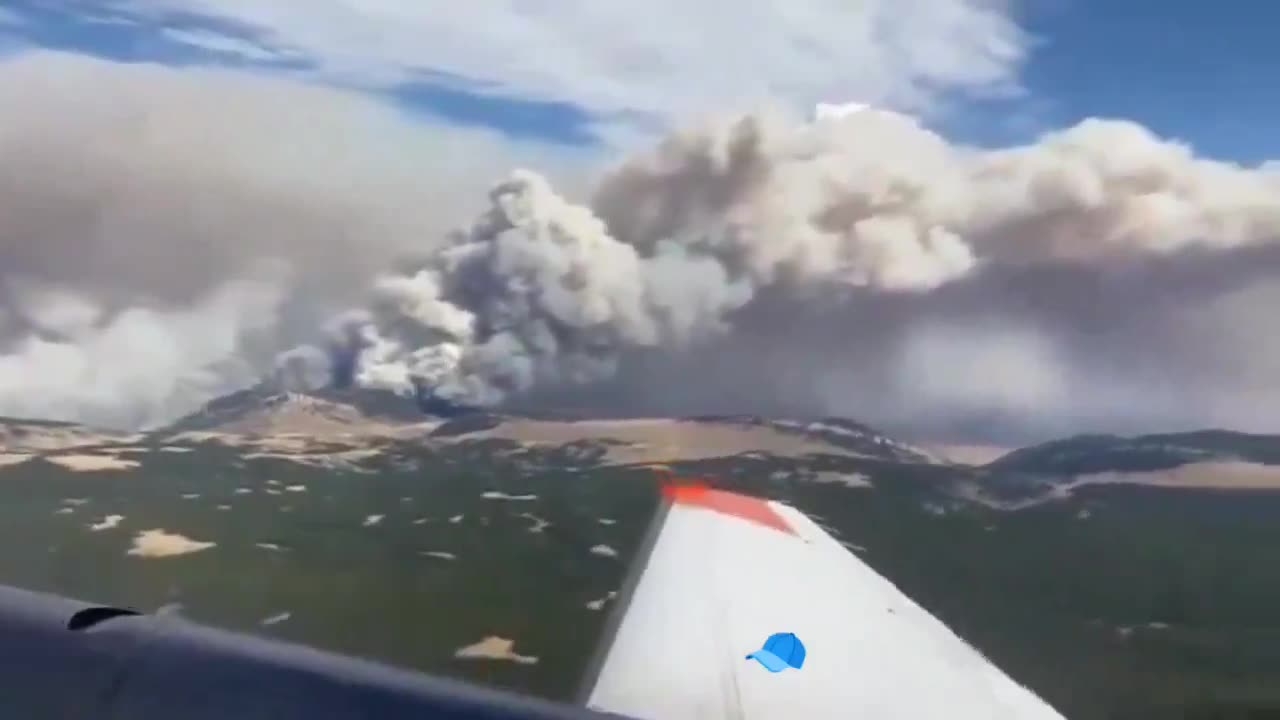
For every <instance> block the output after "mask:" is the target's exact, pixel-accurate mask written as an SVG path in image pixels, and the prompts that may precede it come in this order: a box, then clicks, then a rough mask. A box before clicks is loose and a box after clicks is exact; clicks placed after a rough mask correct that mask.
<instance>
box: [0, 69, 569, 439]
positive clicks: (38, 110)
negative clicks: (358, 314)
mask: <svg viewBox="0 0 1280 720" xmlns="http://www.w3.org/2000/svg"><path fill="white" fill-rule="evenodd" d="M563 155H564V153H563V152H560V154H559V155H556V154H554V152H553V151H552V150H550V149H546V148H540V147H538V146H536V145H532V144H529V145H525V144H521V143H517V142H513V141H511V140H508V139H505V138H503V137H501V136H499V135H497V134H489V133H485V132H481V131H469V130H463V129H459V128H456V127H452V126H448V125H444V124H439V123H432V122H429V121H425V120H422V119H411V118H407V117H404V116H402V115H400V114H399V113H397V112H396V111H395V110H393V109H391V108H389V107H388V106H387V105H386V104H385V103H382V102H379V101H377V100H375V99H372V98H366V97H364V96H362V95H359V94H356V93H350V92H342V91H337V90H330V89H324V88H319V87H312V86H307V85H304V84H301V83H296V82H289V81H286V80H281V79H269V78H263V77H253V76H250V75H246V74H241V73H233V72H226V71H217V70H209V69H174V68H167V67H163V66H159V65H147V64H129V65H125V64H117V63H111V62H106V61H100V60H94V59H90V58H88V57H85V56H81V55H72V54H62V53H54V52H28V53H24V54H21V55H17V56H12V57H9V58H6V59H4V60H3V61H0V415H14V416H34V417H46V418H56V419H65V420H79V421H85V422H90V423H94V424H102V425H110V426H138V425H146V424H151V423H155V422H160V421H163V420H167V419H170V418H172V417H173V416H174V415H176V414H180V413H183V412H188V411H190V410H191V409H192V408H193V406H196V405H198V404H199V403H200V402H202V401H204V400H207V399H209V398H211V397H213V396H215V395H218V394H220V393H223V392H226V391H229V390H232V389H235V388H237V387H239V386H242V385H244V384H246V383H249V382H251V381H253V380H254V379H256V378H257V377H258V376H260V374H261V373H262V372H263V370H264V363H267V364H269V363H270V360H271V358H272V356H273V355H274V354H275V353H276V352H278V351H279V350H280V349H282V348H283V347H288V346H289V345H291V344H294V343H297V342H298V341H300V340H301V339H303V338H304V337H307V336H309V335H310V334H311V333H312V331H313V330H314V328H315V327H316V326H317V325H318V324H319V323H321V322H322V321H323V320H324V319H325V318H326V317H328V316H330V315H332V314H333V313H335V312H337V311H339V310H340V309H341V308H343V307H346V306H347V305H350V304H352V303H356V302H358V301H359V299H360V297H361V293H362V292H363V290H364V288H365V287H366V286H367V284H368V283H369V281H370V279H371V278H372V277H374V276H375V275H376V274H377V273H379V272H383V271H385V270H386V268H387V267H388V266H389V265H390V264H391V263H392V261H393V259H394V258H396V257H398V256H399V255H401V254H403V253H405V252H407V251H415V252H416V251H421V250H423V249H429V248H430V247H431V244H432V242H433V241H436V240H442V239H443V238H444V237H445V235H446V234H447V231H448V229H449V228H451V227H453V226H454V225H456V224H457V223H459V222H462V221H464V220H465V218H466V217H467V216H468V215H471V214H474V212H475V211H477V210H478V209H480V207H482V203H481V202H480V200H481V199H482V198H483V192H484V189H485V188H486V187H487V186H488V185H489V184H490V183H491V182H492V179H493V178H494V177H496V176H498V175H499V174H501V173H502V172H505V171H506V169H507V168H509V167H510V165H509V163H510V162H511V161H512V158H513V157H517V158H519V157H523V158H525V159H526V160H527V161H529V162H538V163H543V162H547V163H552V161H553V160H554V161H555V162H556V163H559V164H561V165H563V166H565V167H566V168H567V169H571V168H572V162H576V160H573V161H571V160H565V159H564V158H563V157H562V156H563ZM553 166H554V165H553Z"/></svg>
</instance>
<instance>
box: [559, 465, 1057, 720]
mask: <svg viewBox="0 0 1280 720" xmlns="http://www.w3.org/2000/svg"><path fill="white" fill-rule="evenodd" d="M667 496H668V502H667V503H665V504H664V509H663V510H661V511H660V513H659V516H658V517H657V518H656V519H655V521H654V525H653V527H652V528H651V530H650V534H649V536H648V538H647V540H646V546H645V547H644V548H642V554H641V556H640V557H639V558H638V559H637V561H636V565H635V566H634V567H633V569H632V576H631V580H630V581H629V583H628V586H627V587H626V588H624V590H623V592H622V593H621V594H620V596H619V602H618V604H617V605H615V608H614V615H613V616H612V618H611V626H610V627H609V629H608V631H607V632H608V635H606V638H605V640H604V645H603V649H602V650H601V653H600V657H599V658H598V659H597V662H596V664H595V665H596V667H595V668H594V669H593V672H592V674H591V676H590V677H589V678H588V679H587V683H586V686H585V687H584V691H583V699H584V701H585V703H586V704H587V705H588V706H589V707H592V708H599V709H607V710H608V711H610V712H614V713H619V714H622V715H626V716H628V717H634V718H641V719H645V720H648V719H653V720H658V719H659V718H687V719H688V720H701V719H703V718H705V719H707V720H712V719H714V720H721V719H723V718H742V719H746V720H750V719H751V718H762V719H763V718H782V717H794V718H811V719H813V720H819V719H821V718H876V719H877V720H892V719H896V718H901V719H902V720H923V719H925V718H951V719H959V720H962V719H964V718H974V719H975V720H977V719H979V718H980V719H981V720H1014V719H1015V718H1016V719H1019V720H1024V719H1025V720H1040V719H1042V718H1043V719H1046V720H1048V719H1050V718H1053V719H1057V720H1061V718H1062V716H1061V715H1060V714H1059V713H1057V712H1056V711H1054V710H1053V709H1052V708H1051V707H1050V706H1049V705H1047V704H1046V703H1045V702H1044V701H1042V700H1041V699H1039V698H1038V697H1036V696H1035V695H1034V694H1032V693H1031V692H1030V691H1028V690H1027V689H1025V688H1023V687H1022V686H1020V685H1019V684H1017V683H1016V682H1014V681H1013V680H1011V679H1010V678H1009V677H1008V676H1007V675H1005V674H1004V673H1003V672H1001V671H1000V670H999V669H997V668H996V667H995V666H994V665H992V664H991V663H990V662H988V661H987V659H986V658H984V657H983V656H982V654H981V653H979V652H978V651H977V650H975V649H974V648H972V647H970V646H969V645H967V644H966V643H965V642H964V641H963V640H961V639H960V638H959V637H958V636H956V635H955V634H954V633H952V632H951V631H950V630H949V629H948V628H947V627H946V626H945V625H943V624H942V622H940V621H939V620H938V619H937V618H935V617H933V616H932V615H930V614H929V613H928V612H926V611H925V610H924V609H923V608H921V607H920V606H919V605H917V604H916V603H914V602H912V601H911V599H910V598H908V597H907V596H906V595H905V594H903V593H902V592H901V591H899V590H898V589H897V588H896V587H894V585H893V584H892V583H890V582H889V581H888V580H886V579H885V578H884V577H882V576H880V575H879V574H877V573H876V572H875V571H874V570H872V569H871V568H870V567H868V566H867V565H866V564H865V563H863V562H862V561H861V560H860V559H858V557H857V556H855V555H854V554H853V553H851V552H850V551H848V550H847V549H845V548H844V547H843V546H842V545H841V544H840V543H839V542H837V541H836V540H835V539H834V538H832V537H831V536H830V535H828V534H827V533H826V532H824V531H823V530H822V529H821V528H820V527H818V525H816V524H815V523H814V522H813V521H812V520H810V519H809V518H808V517H807V516H805V515H804V514H803V513H802V512H800V511H798V510H796V509H795V508H792V507H790V506H787V505H784V504H781V503H777V502H772V501H767V500H762V499H758V498H752V497H747V496H744V495H738V494H734V493H730V492H725V491H721V490H712V489H708V488H705V487H697V486H691V487H690V486H686V487H679V486H671V487H670V488H669V490H668V492H667ZM779 632H785V633H794V634H795V635H796V636H797V637H798V638H799V639H800V640H801V642H802V643H803V644H804V646H805V647H806V649H807V656H806V659H805V660H804V664H803V665H802V666H801V667H800V669H798V670H784V671H782V672H778V673H773V672H769V671H768V670H766V669H765V668H764V667H762V666H761V664H759V663H757V662H755V661H754V660H750V659H748V658H747V655H748V654H750V653H752V652H754V651H756V650H758V649H760V648H761V646H762V644H763V643H764V641H765V640H766V638H768V637H769V636H770V635H772V634H774V633H779Z"/></svg>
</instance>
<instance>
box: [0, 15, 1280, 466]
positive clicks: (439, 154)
mask: <svg viewBox="0 0 1280 720" xmlns="http://www.w3.org/2000/svg"><path fill="white" fill-rule="evenodd" d="M1139 7H1146V8H1151V7H1152V6H1151V5H1150V4H1146V3H1109V2H1102V1H1101V0H790V1H788V2H777V1H776V0H736V1H735V2H734V3H731V4H730V3H721V2H718V0H698V1H693V2H691V1H690V0H648V1H647V2H643V3H641V2H629V3H623V2H609V3H580V2H572V1H570V0H519V1H517V0H502V1H500V0H492V1H491V2H484V3H455V2H427V1H426V0H418V1H413V2H411V1H410V0H309V1H308V2H306V3H302V2H296V3H294V2H280V3H269V2H263V1H262V0H92V1H90V0H8V1H7V2H5V3H4V4H3V5H0V218H4V222H3V224H0V415H12V416H31V417H45V418H51V419H63V420H78V421H84V422H90V423H92V424H99V425H111V426H119V427H141V426H151V425H155V424H157V423H161V422H164V421H165V420H167V419H172V418H174V417H176V416H179V415H181V414H183V413H185V412H189V411H191V410H193V409H194V408H196V407H198V406H199V404H200V403H202V402H205V401H208V400H209V399H211V398H213V397H216V396H218V395H219V394H222V393H225V392H229V391H231V390H235V389H239V388H241V387H244V386H246V385H248V384H251V383H253V382H256V381H258V380H260V379H262V378H263V377H264V376H265V377H273V378H276V379H281V381H282V382H302V383H304V384H312V383H314V382H318V381H322V380H317V378H321V379H323V378H326V377H329V376H330V375H329V374H328V373H330V372H331V371H332V370H333V369H334V367H335V366H339V365H340V366H342V367H350V368H354V373H355V374H354V377H355V378H356V379H357V381H358V382H360V383H361V384H362V385H366V386H374V387H382V388H387V389H395V390H397V391H402V392H406V391H409V390H412V389H414V388H416V387H421V386H423V384H425V385H426V386H428V387H430V388H432V390H433V392H437V393H440V394H443V395H447V396H449V397H451V398H452V399H455V400H459V401H465V402H474V403H479V404H498V405H501V404H502V403H509V402H530V403H533V404H539V403H542V404H545V405H555V406H569V407H581V408H586V409H590V410H593V411H598V412H601V413H602V414H608V413H612V414H633V415H634V414H671V413H678V414H685V413H693V414H705V413H720V412H734V413H737V412H758V413H762V414H774V415H779V414H784V415H805V416H814V415H819V416H820V415H842V416H846V417H853V418H857V419H860V420H863V421H866V422H871V423H873V424H876V423H879V424H882V425H884V426H886V427H894V428H906V429H908V430H911V431H913V432H925V433H930V434H934V435H939V436H946V437H948V438H960V439H965V440H982V441H986V440H999V441H1017V442H1021V441H1025V440H1027V439H1029V438H1045V437H1053V436H1060V435H1063V434H1069V433H1072V432H1080V431H1101V430H1114V431H1125V432H1131V431H1154V430H1177V429H1187V428H1198V427H1204V426H1225V427H1234V428H1240V429H1253V430H1260V431H1270V432H1280V387H1277V386H1276V385H1275V383H1274V378H1275V377H1276V375H1277V373H1280V344H1278V341H1277V336H1276V335H1275V333H1274V332H1273V331H1272V330H1271V328H1272V327H1273V325H1274V323H1273V322H1272V314H1273V313H1272V308H1274V306H1275V302H1276V298H1280V282H1278V281H1277V280H1276V278H1280V163H1277V162H1274V161H1276V160H1280V140H1277V137H1280V136H1276V135H1275V134H1274V133H1273V132H1271V129H1272V128H1275V127H1280V116H1278V115H1280V109H1278V108H1280V102H1278V101H1280V86H1277V85H1276V84H1274V83H1271V82H1267V79H1268V78H1271V77H1273V76H1274V75H1275V74H1276V73H1275V69H1276V68H1277V67H1280V44H1277V43H1273V42H1270V38H1269V35H1268V30H1267V28H1269V27H1272V26H1274V25H1275V23H1274V22H1273V21H1272V20H1273V18H1272V17H1271V16H1272V15H1280V10H1270V9H1268V7H1269V6H1268V5H1266V4H1263V3H1256V4H1253V3H1250V4H1245V3H1235V4H1232V3H1203V2H1190V1H1188V0H1170V1H1169V2H1165V3H1162V4H1161V5H1160V11H1159V13H1154V12H1147V13H1145V14H1143V13H1140V12H1139V11H1138V8H1139ZM1246 10H1247V12H1246ZM847 101H856V102H858V103H863V104H867V105H870V106H872V107H873V108H877V109H873V110H870V111H867V112H860V113H856V114H854V115H851V116H849V117H846V118H843V119H840V120H823V121H816V122H812V121H810V119H809V118H810V116H811V114H812V111H813V109H814V107H815V105H816V104H818V103H841V102H847ZM330 351H332V352H333V353H337V355H331V354H329V353H330ZM326 363H328V365H326Z"/></svg>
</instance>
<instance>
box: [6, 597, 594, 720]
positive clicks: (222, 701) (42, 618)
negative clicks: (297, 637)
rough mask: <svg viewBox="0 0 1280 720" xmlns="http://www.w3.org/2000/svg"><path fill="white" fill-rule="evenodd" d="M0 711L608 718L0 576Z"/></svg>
mask: <svg viewBox="0 0 1280 720" xmlns="http://www.w3.org/2000/svg"><path fill="white" fill-rule="evenodd" d="M0 717H5V718H10V717H12V718H22V720H45V719H46V718H47V719H49V720H54V719H55V718H56V720H260V719H261V720H356V719H359V720H400V719H401V718H405V719H408V718H412V719H413V720H425V719H428V718H437V719H439V720H464V719H465V720H606V719H607V718H614V719H615V720H617V719H618V718H619V716H616V715H607V714H602V713H597V712H592V711H590V710H586V709H585V708H580V707H575V706H570V705H561V704H557V703H552V702H549V701H544V700H537V699H532V698H528V697H524V696H520V695H516V694H513V693H508V692H503V691H498V690H492V689H488V688H483V687H478V686H475V685H469V684H466V683H462V682H458V681H454V680H446V679H442V678H436V677H430V676H426V675H421V674H418V673H414V672H410V671H407V670H401V669H396V668H392V667H388V666H385V665H381V664H378V663H374V662H369V661H365V660H359V659H355V658H350V657H344V656H342V655H336V654H333V653H326V652H321V651H319V650H315V649H312V648H307V647H303V646H300V645H293V644H290V643H283V642H276V641H271V640H266V639H263V638H257V637H253V636H249V635H241V634H237V633H232V632H226V631H223V630H216V629H213V628H209V627H204V626H201V625H197V624H195V623H191V622H189V621H186V620H183V619H181V618H179V617H176V616H173V615H164V616H156V615H144V614H139V613H136V612H133V611H130V610H122V609H117V608H108V607H101V606H95V605H91V604H88V603H83V602H78V601H75V600H70V599H67V598H62V597H57V596H53V595H45V594H39V593H32V592H27V591H25V590H19V589H17V588H12V587H7V586H0Z"/></svg>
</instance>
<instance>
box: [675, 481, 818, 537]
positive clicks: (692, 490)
mask: <svg viewBox="0 0 1280 720" xmlns="http://www.w3.org/2000/svg"><path fill="white" fill-rule="evenodd" d="M662 494H663V495H665V496H666V498H667V499H668V500H670V501H671V503H672V504H673V505H690V506H693V507H700V508H706V509H707V510H714V511H715V512H718V513H722V514H725V515H730V516H733V517H736V518H741V519H743V520H746V521H748V522H753V523H757V524H759V525H764V526H765V527H770V528H773V529H774V530H779V531H781V532H784V533H787V534H788V535H796V531H795V530H793V529H792V528H791V526H790V525H788V524H787V521H786V520H785V519H783V517H782V516H781V515H779V514H778V512H777V511H776V510H774V509H773V507H772V506H771V505H769V501H768V500H762V499H760V498H755V497H751V496H749V495H739V494H737V493H731V492H727V491H724V490H713V489H711V488H709V487H707V486H706V485H687V484H670V485H665V486H663V488H662Z"/></svg>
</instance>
